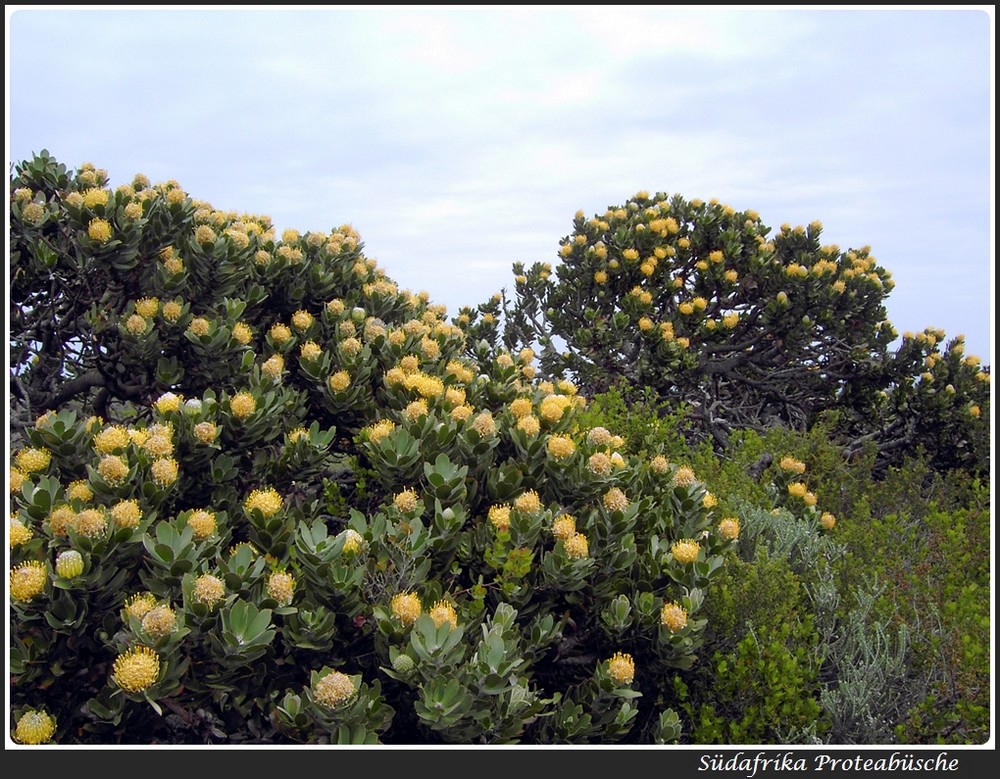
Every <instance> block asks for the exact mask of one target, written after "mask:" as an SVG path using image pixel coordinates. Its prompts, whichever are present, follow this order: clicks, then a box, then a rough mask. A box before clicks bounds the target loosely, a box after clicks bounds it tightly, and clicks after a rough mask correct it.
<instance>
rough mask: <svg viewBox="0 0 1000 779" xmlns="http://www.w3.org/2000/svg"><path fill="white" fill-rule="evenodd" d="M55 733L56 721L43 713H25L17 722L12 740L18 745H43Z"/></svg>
mask: <svg viewBox="0 0 1000 779" xmlns="http://www.w3.org/2000/svg"><path fill="white" fill-rule="evenodd" d="M55 732H56V721H55V720H54V719H52V717H51V716H49V715H48V714H46V713H45V712H44V711H34V710H32V711H26V712H24V714H22V715H21V718H20V719H19V720H18V721H17V727H16V728H15V729H14V740H15V741H17V742H18V743H19V744H45V743H47V742H49V741H51V740H52V736H53V735H55Z"/></svg>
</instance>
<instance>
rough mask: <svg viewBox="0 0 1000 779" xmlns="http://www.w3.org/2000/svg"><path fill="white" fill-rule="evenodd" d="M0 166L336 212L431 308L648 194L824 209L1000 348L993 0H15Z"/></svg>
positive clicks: (929, 305)
mask: <svg viewBox="0 0 1000 779" xmlns="http://www.w3.org/2000/svg"><path fill="white" fill-rule="evenodd" d="M6 10H7V25H6V33H7V40H6V44H7V45H6V54H7V62H6V82H7V83H6V96H7V104H6V112H7V136H6V141H7V157H8V170H11V167H10V166H11V164H14V163H17V162H19V161H22V160H26V159H30V157H31V156H32V155H33V154H35V153H36V152H38V151H41V150H42V149H46V150H48V151H49V153H50V154H52V155H53V156H54V157H55V158H56V159H57V160H59V161H60V162H62V163H64V164H66V165H67V166H68V167H70V168H76V167H78V166H79V165H81V164H82V163H85V162H91V163H93V164H94V165H95V166H96V167H98V168H103V169H105V170H107V171H108V174H109V176H110V179H111V185H112V186H117V185H118V184H121V183H126V182H129V181H131V179H132V177H133V176H134V175H135V174H136V173H144V174H145V175H147V176H148V177H149V178H150V179H151V180H152V181H153V182H160V181H166V180H168V179H174V180H176V181H178V182H179V183H180V184H181V186H182V187H183V188H184V189H185V190H186V191H187V192H188V193H189V194H190V195H191V197H193V198H195V199H198V200H203V201H207V202H209V203H211V205H212V206H214V207H215V208H218V209H221V210H226V211H237V212H240V213H244V212H245V213H253V214H266V215H268V216H270V217H271V219H272V221H273V223H274V225H275V227H276V228H277V232H278V234H279V235H280V233H281V231H282V230H284V229H285V228H295V229H297V230H299V231H300V232H303V233H305V232H308V231H329V230H332V229H335V228H336V227H338V226H340V225H342V224H345V223H348V224H351V225H353V226H354V228H355V229H356V230H357V231H358V232H359V233H360V235H361V238H362V240H363V242H364V252H365V254H366V256H368V257H372V258H375V259H377V260H378V263H379V266H380V267H382V268H383V269H384V270H385V272H386V274H387V275H388V276H389V277H390V278H391V279H392V280H393V281H395V282H397V283H398V284H399V286H400V287H401V288H404V289H409V290H411V291H426V292H428V293H429V296H430V299H431V301H432V302H434V303H438V304H444V305H445V306H446V307H447V309H448V313H449V315H452V316H453V315H456V314H457V312H458V309H459V308H460V307H461V306H464V305H472V306H474V305H476V304H478V303H481V302H484V301H486V300H487V299H488V298H489V297H490V296H491V295H492V294H494V293H495V292H498V291H500V290H501V289H507V290H508V291H510V290H512V288H513V273H512V270H511V267H512V265H513V264H514V263H515V262H523V263H525V264H526V265H530V264H531V263H533V262H536V261H543V262H552V263H553V264H556V263H557V262H558V256H557V251H558V248H559V240H560V239H561V238H562V237H564V236H566V235H568V234H570V233H571V232H572V220H573V215H574V214H575V213H576V211H577V210H583V211H584V213H585V214H586V215H588V216H590V215H593V214H598V213H603V212H604V211H605V210H606V209H607V208H608V207H610V206H615V205H619V204H622V203H624V202H625V201H626V200H628V199H629V198H630V197H631V196H632V195H634V194H635V193H636V192H638V191H639V190H648V191H650V192H666V193H669V194H674V193H677V194H680V195H682V196H684V197H685V198H688V199H692V198H701V199H702V200H709V199H712V198H716V199H718V200H719V201H721V202H723V203H726V204H728V205H731V206H733V207H734V208H736V209H737V210H745V209H754V210H756V211H757V212H759V214H760V216H761V219H762V221H763V222H764V223H765V224H766V225H769V226H770V227H772V228H773V230H774V231H777V229H778V228H779V226H780V225H782V224H783V223H788V224H790V225H793V226H794V225H798V224H808V223H810V222H812V221H814V220H819V221H820V222H822V223H823V225H824V230H823V238H822V242H823V243H825V244H837V245H839V246H840V247H841V248H842V249H845V250H846V249H847V248H850V247H860V246H863V245H868V246H870V247H871V249H872V254H873V255H874V256H875V257H876V258H877V260H878V262H879V263H880V264H881V265H882V266H884V267H886V268H887V269H888V270H889V271H891V273H892V275H893V278H894V280H895V282H896V286H895V288H894V289H893V290H892V292H891V293H890V295H889V297H888V298H887V301H886V308H887V311H888V319H889V320H890V321H891V322H892V323H893V325H895V327H896V329H897V330H898V331H899V332H900V333H902V332H906V331H912V332H918V331H921V330H923V329H924V328H925V327H936V328H941V329H943V330H944V331H945V333H946V336H947V338H949V339H950V338H952V337H954V336H956V335H959V334H963V335H964V336H965V338H966V353H970V354H975V355H977V356H979V357H981V359H982V360H983V362H984V363H987V364H990V365H992V362H993V360H992V353H993V351H992V350H993V341H992V333H993V310H994V307H993V279H994V265H995V255H994V221H993V210H994V205H993V200H994V156H993V154H994V134H993V132H994V129H993V128H994V124H993V107H994V106H993V96H994V85H993V75H992V74H993V71H994V54H993V34H994V16H993V14H994V7H993V6H927V7H924V6H914V7H905V6H884V7H874V8H873V7H870V6H869V7H863V8H862V7H850V6H846V7H845V6H837V7H833V6H831V7H823V6H799V7H769V6H739V7H737V6H714V7H711V8H699V7H694V6H672V7H663V6H630V5H621V6H610V5H598V6H586V5H576V6H568V7H565V6H545V5H543V6H518V5H510V6H457V7H456V6H447V7H445V6H419V5H418V6H375V7H370V6H280V7H279V6H245V7H235V8H233V7H229V6H115V7H110V6H91V7H85V8H82V9H80V8H71V7H68V6H45V7H43V6H18V5H13V6H11V5H8V6H6Z"/></svg>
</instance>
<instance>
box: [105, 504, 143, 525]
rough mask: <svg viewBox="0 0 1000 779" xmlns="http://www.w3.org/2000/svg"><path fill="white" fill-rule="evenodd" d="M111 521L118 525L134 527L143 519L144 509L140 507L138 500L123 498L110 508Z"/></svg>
mask: <svg viewBox="0 0 1000 779" xmlns="http://www.w3.org/2000/svg"><path fill="white" fill-rule="evenodd" d="M109 513H110V515H111V521H112V522H114V523H115V526H116V527H120V528H134V527H138V525H139V522H140V521H141V520H142V510H141V509H140V508H139V501H137V500H123V501H120V502H118V503H116V504H115V505H114V506H112V507H111V510H110V512H109Z"/></svg>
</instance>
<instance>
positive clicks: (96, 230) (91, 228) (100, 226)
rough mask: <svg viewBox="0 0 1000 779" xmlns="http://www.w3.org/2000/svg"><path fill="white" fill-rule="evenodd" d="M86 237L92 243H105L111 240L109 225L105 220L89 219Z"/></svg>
mask: <svg viewBox="0 0 1000 779" xmlns="http://www.w3.org/2000/svg"><path fill="white" fill-rule="evenodd" d="M87 235H88V236H90V240H92V241H93V242H94V243H107V242H108V241H110V240H111V223H110V222H108V221H107V220H106V219H91V220H90V224H89V225H87Z"/></svg>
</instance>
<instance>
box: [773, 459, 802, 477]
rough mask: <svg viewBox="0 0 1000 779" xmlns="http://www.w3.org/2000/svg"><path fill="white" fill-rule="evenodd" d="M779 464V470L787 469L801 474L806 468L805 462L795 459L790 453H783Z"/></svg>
mask: <svg viewBox="0 0 1000 779" xmlns="http://www.w3.org/2000/svg"><path fill="white" fill-rule="evenodd" d="M779 466H780V467H781V470H783V471H788V472H789V473H798V474H802V473H805V470H806V464H805V463H804V462H800V461H799V460H796V459H795V458H794V457H792V456H791V455H785V456H784V457H782V458H781V462H780V463H779Z"/></svg>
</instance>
